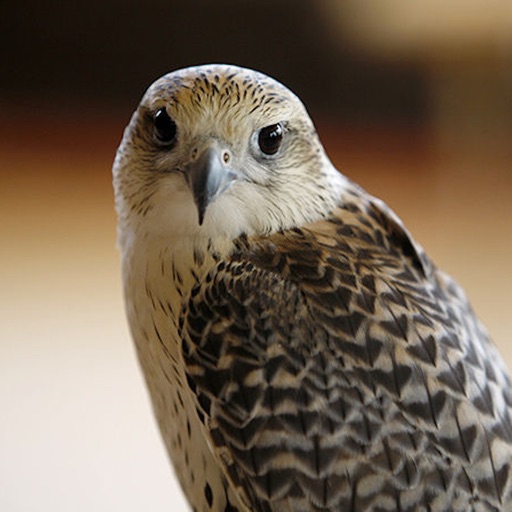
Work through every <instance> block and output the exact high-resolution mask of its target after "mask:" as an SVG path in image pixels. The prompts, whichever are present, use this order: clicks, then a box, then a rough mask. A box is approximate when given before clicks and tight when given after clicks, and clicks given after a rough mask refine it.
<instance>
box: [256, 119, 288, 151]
mask: <svg viewBox="0 0 512 512" xmlns="http://www.w3.org/2000/svg"><path fill="white" fill-rule="evenodd" d="M282 141H283V127H282V126H281V124H279V123H278V124H271V125H270V126H266V127H265V128H262V129H261V130H260V132H259V134H258V145H259V147H260V149H261V151H263V153H265V154H266V155H275V154H276V153H277V151H278V150H279V147H280V146H281V142H282Z"/></svg>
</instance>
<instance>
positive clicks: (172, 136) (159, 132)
mask: <svg viewBox="0 0 512 512" xmlns="http://www.w3.org/2000/svg"><path fill="white" fill-rule="evenodd" d="M153 122H154V123H155V134H156V137H157V139H158V140H159V141H160V142H162V143H163V144H166V145H170V144H172V143H173V142H174V141H175V140H176V123H175V122H174V121H173V120H172V119H171V118H170V117H169V114H168V113H167V110H165V108H160V109H158V110H157V111H156V114H155V117H154V118H153Z"/></svg>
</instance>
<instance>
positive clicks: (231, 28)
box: [0, 0, 427, 123]
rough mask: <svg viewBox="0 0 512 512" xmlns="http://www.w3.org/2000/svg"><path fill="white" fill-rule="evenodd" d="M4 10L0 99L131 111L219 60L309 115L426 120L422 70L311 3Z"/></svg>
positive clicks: (48, 5) (53, 5)
mask: <svg viewBox="0 0 512 512" xmlns="http://www.w3.org/2000/svg"><path fill="white" fill-rule="evenodd" d="M319 3H320V2H319ZM0 9H1V10H0V55H1V61H2V62H3V66H4V70H7V72H5V73H3V78H2V80H1V81H0V94H1V96H2V97H3V102H4V103H5V102H6V101H7V102H12V103H16V102H21V103H22V104H26V103H29V104H30V103H36V104H37V103H39V102H42V104H44V105H47V104H56V105H57V106H59V105H63V106H66V107H68V108H69V107H72V106H73V105H80V104H84V103H85V105H94V104H95V103H96V104H106V105H111V106H125V105H127V104H128V105H130V106H133V105H135V104H136V102H138V99H139V97H140V96H141V94H142V92H143V91H144V89H145V88H146V87H147V86H148V85H149V83H150V82H151V81H153V80H154V79H155V78H157V77H158V76H160V75H162V74H164V73H166V72H168V71H171V70H174V69H177V68H180V67H185V66H190V65H194V64H203V63H209V62H223V63H234V64H238V65H242V66H247V67H252V68H255V69H258V70H261V71H263V72H265V73H267V74H269V75H272V76H274V77H275V78H277V79H278V80H280V81H282V82H284V83H285V84H287V85H288V86H289V87H290V88H292V89H293V90H294V91H295V92H296V93H297V94H299V96H301V98H303V100H304V101H305V102H306V104H307V105H308V106H309V108H310V110H312V111H314V112H317V113H320V114H323V115H325V116H329V117H333V118H335V119H343V120H344V121H346V122H353V121H356V122H360V121H364V122H371V121H373V120H377V121H389V120H393V121H403V122H412V123H418V122H421V121H423V120H424V119H425V116H426V108H427V107H426V91H425V76H424V73H423V71H422V69H421V67H420V66H418V65H417V64H416V63H408V64H407V65H404V64H403V63H398V64H396V63H395V64H392V65H390V64H389V63H388V62H382V61H380V60H379V59H375V58H372V57H371V56H370V55H367V56H364V55H363V54H361V52H359V51H357V49H356V48H355V47H354V45H350V44H348V42H347V43H345V44H340V43H339V41H338V40H337V39H336V38H333V37H332V34H331V33H330V31H328V30H326V27H325V25H326V24H325V16H324V15H323V14H322V13H321V12H320V10H319V8H318V4H317V3H316V2H309V1H300V0H299V1H297V0H284V1H275V0H274V1H272V0H261V1H258V2H249V1H237V0H217V1H214V2H213V1H208V0H195V1H159V0H150V1H145V2H135V1H130V0H128V1H126V0H123V1H120V0H111V1H108V2H100V1H88V2H61V1H56V0H49V1H47V2H37V1H34V0H28V1H26V2H19V3H16V2H3V3H2V4H1V7H0ZM342 30H343V28H340V31H342Z"/></svg>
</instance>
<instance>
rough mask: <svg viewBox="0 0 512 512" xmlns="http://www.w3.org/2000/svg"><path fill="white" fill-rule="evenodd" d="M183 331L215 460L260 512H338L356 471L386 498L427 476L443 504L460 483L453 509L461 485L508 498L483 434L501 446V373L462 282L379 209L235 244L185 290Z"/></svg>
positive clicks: (355, 204)
mask: <svg viewBox="0 0 512 512" xmlns="http://www.w3.org/2000/svg"><path fill="white" fill-rule="evenodd" d="M181 329H182V331H181V332H182V340H183V354H184V359H185V362H186V366H187V375H188V382H189V385H190V386H191V389H192V390H193V392H194V394H195V396H196V397H197V407H198V412H199V415H200V417H201V419H202V420H203V422H204V424H205V426H206V428H207V431H208V432H209V436H210V437H211V440H212V444H213V446H214V447H215V450H216V453H217V455H218V457H219V459H220V460H222V462H223V464H224V465H225V468H226V472H227V474H228V476H229V478H230V479H231V480H232V482H233V485H235V487H237V488H239V489H240V492H241V493H242V494H243V495H245V496H246V498H245V499H246V500H248V501H250V502H251V503H253V504H255V503H258V504H262V503H268V504H269V505H268V507H270V508H262V510H263V509H264V510H285V508H282V507H284V506H285V503H292V502H293V503H292V505H293V506H295V507H299V508H300V507H301V506H303V502H302V501H301V500H309V503H310V504H311V503H313V504H315V505H316V506H320V507H325V508H326V509H327V508H329V507H340V506H342V505H343V506H344V504H345V505H347V506H348V504H349V503H350V502H351V500H352V499H354V494H353V493H354V487H353V481H354V479H357V478H359V477H358V475H366V476H369V475H371V476H372V478H374V479H375V482H381V483H382V485H385V486H388V488H389V490H390V492H392V493H395V492H398V491H400V492H402V491H403V492H406V490H407V489H417V486H418V485H419V484H420V482H421V481H422V480H424V479H432V485H431V487H432V489H431V491H429V492H431V493H432V495H433V496H434V495H436V493H437V494H439V493H440V492H441V491H442V493H441V494H440V496H442V498H439V499H447V500H452V499H454V498H453V495H449V493H447V492H445V491H446V489H445V490H443V488H444V487H445V486H452V487H450V488H451V489H452V491H453V489H455V488H457V486H459V487H460V486H463V485H464V486H465V488H467V489H466V490H464V492H462V491H460V492H461V493H462V494H464V496H466V498H460V499H462V501H463V503H468V502H466V501H464V500H465V499H470V498H468V496H470V495H471V493H472V489H471V486H476V487H479V488H480V487H481V489H480V490H481V491H482V496H483V499H485V500H487V499H488V500H489V503H491V502H492V503H494V502H498V501H499V500H501V499H502V498H504V496H505V495H506V494H507V493H508V491H507V490H506V488H505V487H506V485H505V483H506V482H507V481H508V480H507V478H506V477H503V479H501V480H500V476H499V475H498V476H496V474H493V469H492V468H493V460H492V457H493V456H492V455H491V453H490V452H489V450H486V449H485V434H484V432H485V428H493V429H494V431H495V432H497V433H498V434H497V435H499V438H500V439H501V442H502V443H503V446H507V448H506V449H507V450H510V448H509V447H510V444H511V443H512V432H511V429H510V427H509V426H507V425H509V423H510V407H511V404H512V395H511V393H510V392H508V391H506V390H507V389H508V387H509V384H508V380H507V377H506V371H505V370H504V368H502V367H501V366H499V365H497V363H498V362H499V358H498V357H497V355H496V353H495V352H494V348H493V347H492V345H491V344H490V342H489V341H488V339H487V335H486V333H485V332H484V331H483V330H482V328H481V327H480V325H479V324H478V321H477V320H476V318H475V316H474V315H473V313H472V311H471V309H470V306H469V304H468V302H467V300H466V299H465V296H464V294H463V293H462V291H461V290H460V288H458V286H457V285H456V284H455V283H454V282H453V281H452V280H451V279H450V278H448V277H447V276H445V275H444V274H442V273H441V272H439V271H438V270H437V269H436V267H435V266H434V265H433V263H432V262H431V261H430V260H429V259H428V257H427V256H426V255H425V254H424V252H423V250H422V249H421V248H420V247H419V246H418V245H417V244H416V243H415V242H414V240H413V239H412V238H411V237H410V235H409V234H408V232H407V231H406V230H405V228H404V227H403V225H402V224H401V222H400V221H399V220H398V219H397V218H396V216H395V215H394V214H393V213H392V212H391V211H390V210H388V209H387V207H385V206H384V205H383V204H382V203H380V202H379V201H376V200H373V199H368V200H365V201H363V200H361V198H360V197H354V201H345V202H344V203H341V204H340V205H339V207H338V208H336V209H335V210H334V211H333V212H332V213H331V214H330V215H329V216H327V217H326V218H325V219H323V220H321V221H318V222H315V223H314V224H310V225H306V226H302V227H298V228H295V229H289V230H286V231H283V232H279V233H274V234H273V235H271V236H266V237H263V236H261V237H252V238H251V237H241V238H240V239H239V240H238V241H237V245H236V249H235V251H234V252H233V253H232V254H231V255H230V257H229V258H225V259H223V260H221V261H219V262H218V263H217V265H216V267H215V268H214V270H212V272H210V274H209V275H208V277H207V278H206V279H205V280H204V281H203V282H201V283H199V284H198V285H197V286H196V287H195V289H194V290H193V291H192V294H191V297H190V300H189V301H188V304H187V305H186V307H185V308H184V311H183V316H182V322H181ZM500 388H501V389H504V390H505V392H503V394H500V393H501V392H500V393H498V394H494V393H495V390H496V389H500ZM484 425H486V426H485V427H484ZM475 464H480V466H479V467H485V470H483V471H482V472H476V473H475V472H474V471H473V470H472V469H471V468H472V467H473V466H474V465H475ZM475 467H476V466H475ZM506 467H507V468H508V467H509V466H508V465H507V466H506ZM487 470H488V471H487ZM479 471H480V470H479ZM439 475H443V477H442V478H441V480H439V478H440V476H439ZM448 475H450V476H448ZM443 478H445V481H443ZM486 479H488V480H489V482H493V485H492V488H491V487H489V488H487V487H486V486H487V480H486ZM452 484H453V485H452ZM379 485H380V484H379ZM429 485H430V484H429ZM507 485H508V484H507ZM377 487H378V486H377V484H376V488H375V492H376V494H372V493H371V492H370V493H369V494H368V496H367V501H364V500H363V501H362V502H361V503H363V504H365V506H368V507H371V503H373V502H372V500H373V499H374V498H375V497H378V496H379V493H378V492H377V490H378V489H377ZM507 488H508V487H507ZM327 489H330V490H329V491H327ZM452 491H450V492H452ZM411 492H412V494H414V492H413V491H411ZM453 492H455V491H453ZM457 492H459V491H457ZM462 494H461V495H462ZM294 495H296V500H295V501H294V500H293V499H292V500H291V501H286V500H287V499H288V498H287V497H289V496H294ZM280 496H282V497H283V499H282V500H281V498H280ZM507 496H508V494H507ZM294 499H295V498H294ZM365 499H366V498H365ZM507 499H508V498H507ZM440 503H441V502H440ZM280 507H281V508H280ZM441 508H442V506H441ZM292 509H293V507H292ZM286 510H287V509H286Z"/></svg>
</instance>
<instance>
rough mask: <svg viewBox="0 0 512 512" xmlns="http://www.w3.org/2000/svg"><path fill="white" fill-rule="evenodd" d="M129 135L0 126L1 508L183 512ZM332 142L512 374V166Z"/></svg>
mask: <svg viewBox="0 0 512 512" xmlns="http://www.w3.org/2000/svg"><path fill="white" fill-rule="evenodd" d="M11 114H14V112H11ZM125 121H127V119H126V117H124V118H123V115H117V114H112V115H109V116H104V117H100V116H96V115H93V114H86V113H84V112H72V113H69V114H67V115H61V116H60V117H54V116H52V115H50V114H47V115H41V116H40V117H37V116H36V117H34V116H32V115H31V114H30V112H24V113H23V115H7V116H5V115H4V116H3V118H2V120H1V121H0V179H1V184H0V187H1V188H0V194H1V199H0V215H1V221H0V226H1V228H0V229H1V233H0V234H1V240H2V243H1V251H0V269H1V270H0V272H1V283H2V284H1V295H0V300H1V309H0V330H1V338H0V407H1V411H2V413H1V417H2V420H1V421H0V453H1V457H0V482H1V484H0V509H1V510H5V511H29V510H52V511H69V510H73V511H82V510H83V511H86V510H87V511H91V510H94V511H102V510H105V511H107V510H109V511H111V510H124V511H128V510H133V511H135V510H152V511H159V510H162V511H163V510H181V509H182V507H183V504H182V502H180V501H179V495H178V497H176V495H177V490H176V488H175V487H174V486H173V483H174V479H173V478H171V475H170V470H169V467H168V463H167V460H166V455H165V453H164V449H163V447H162V446H161V443H160V439H159V437H158V434H157V431H156V427H155V424H154V421H153V419H152V417H151V414H150V408H149V401H148V399H147V395H146V391H145V388H144V385H143V382H142V378H141V375H140V372H139V369H138V367H137V363H136V361H135V357H134V352H133V350H132V345H131V341H130V339H129V334H128V331H127V327H126V322H125V318H124V311H123V303H122V292H121V286H120V269H119V261H118V255H117V252H116V248H115V214H114V210H113V199H112V189H111V183H110V182H111V177H110V167H111V163H112V159H113V156H114V151H115V147H116V146H117V144H118V142H119V139H120V136H121V130H122V127H123V124H124V123H125ZM321 128H322V129H321V130H320V132H321V134H322V138H323V140H324V142H325V145H326V147H327V149H328V152H329V154H330V155H331V157H332V159H333V160H334V162H335V163H336V164H338V165H339V167H340V168H341V169H342V170H344V171H345V173H346V174H347V175H348V176H349V177H351V178H352V179H354V180H355V181H357V182H358V183H360V184H361V185H363V186H364V187H365V188H367V189H368V190H369V191H370V192H372V193H374V194H375V195H377V196H379V197H381V198H383V199H384V200H385V201H386V202H387V203H388V204H390V206H392V207H393V208H394V209H395V211H396V212H397V213H398V214H399V215H400V216H401V217H402V219H403V220H404V222H405V223H406V225H407V226H408V228H409V229H410V231H411V232H412V233H413V235H414V236H415V238H416V239H417V240H418V241H419V242H420V243H421V244H422V245H423V246H424V247H425V248H426V249H427V251H428V252H429V254H430V255H431V256H432V257H433V258H434V260H435V261H436V262H437V263H438V264H439V265H440V266H441V267H443V268H444V269H445V270H447V271H449V272H450V273H451V274H452V275H454V276H455V277H456V278H457V279H458V281H459V282H460V283H461V284H462V285H463V286H464V288H465V289H466V291H467V293H468V295H469V296H470V299H471V300H472V302H473V305H474V307H475V309H476V310H477V312H478V313H479V315H480V317H481V318H482V319H483V321H484V323H485V324H486V325H487V327H488V328H489V330H490V331H491V333H492V335H493V337H494V339H495V340H496V342H497V343H498V345H499V346H500V349H501V351H502V353H503V355H504V356H505V358H506V360H507V363H508V365H509V367H512V347H511V345H510V342H509V336H508V333H509V327H508V324H509V322H510V315H511V314H512V309H511V305H512V300H511V299H510V290H511V289H512V271H511V270H510V267H511V264H512V256H511V254H512V207H511V205H512V166H511V164H510V162H511V159H510V156H511V155H505V156H503V155H502V156H501V157H500V158H495V157H493V155H492V154H489V155H487V156H482V155H481V154H478V153H477V154H473V153H472V152H471V151H469V152H460V151H459V152H458V153H453V154H446V153H445V154H443V155H441V154H438V153H436V152H435V151H434V150H433V149H432V147H431V145H430V143H429V139H428V137H426V136H425V135H423V134H422V133H421V132H415V131H414V130H412V131H410V132H405V131H399V130H382V129H374V130H369V129H364V130H363V129H359V130H351V129H347V128H345V129H341V128H339V127H337V126H327V125H325V126H322V127H321ZM173 500H178V501H173ZM172 503H176V504H175V505H174V506H172Z"/></svg>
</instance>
